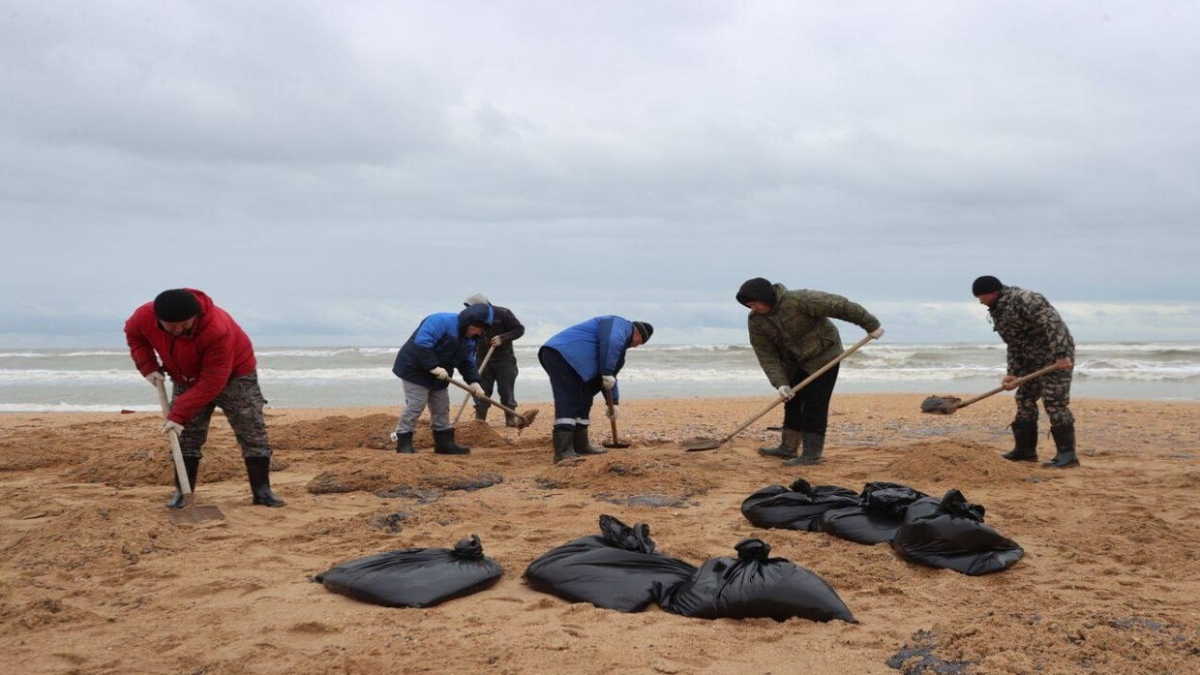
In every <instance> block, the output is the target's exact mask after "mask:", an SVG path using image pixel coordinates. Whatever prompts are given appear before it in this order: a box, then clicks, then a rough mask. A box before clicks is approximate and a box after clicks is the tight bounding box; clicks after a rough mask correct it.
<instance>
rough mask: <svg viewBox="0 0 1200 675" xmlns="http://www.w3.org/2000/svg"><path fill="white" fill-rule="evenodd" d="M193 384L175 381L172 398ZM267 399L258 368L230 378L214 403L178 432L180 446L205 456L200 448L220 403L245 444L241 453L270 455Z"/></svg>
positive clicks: (189, 454) (192, 454)
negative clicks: (264, 408)
mask: <svg viewBox="0 0 1200 675" xmlns="http://www.w3.org/2000/svg"><path fill="white" fill-rule="evenodd" d="M190 388H191V387H189V386H188V385H186V384H182V383H179V382H174V381H172V386H171V391H172V401H174V399H177V398H179V396H180V395H181V394H183V392H185V391H187V390H188V389H190ZM266 403H267V399H265V398H263V394H262V390H261V389H259V387H258V372H257V371H254V372H251V373H250V374H248V375H242V376H241V377H235V378H233V379H231V380H229V382H228V383H227V384H226V385H225V388H224V389H222V390H221V393H219V394H217V397H216V398H214V399H213V400H212V402H211V403H209V404H208V405H207V406H205V407H204V409H203V410H201V411H200V412H198V413H196V416H195V417H193V418H192V419H191V420H189V421H188V423H187V424H185V425H183V433H181V434H179V449H180V450H182V451H183V456H184V457H203V456H204V455H203V453H201V452H200V448H201V447H203V446H204V443H205V442H206V441H207V440H208V426H209V424H210V423H211V422H212V416H213V411H214V410H216V409H217V408H218V407H219V408H221V412H223V413H225V419H227V420H229V426H230V428H232V429H233V434H234V436H237V442H238V445H240V446H242V457H244V458H250V457H270V456H271V444H270V443H269V442H267V422H266V419H265V418H264V417H263V406H264V405H266Z"/></svg>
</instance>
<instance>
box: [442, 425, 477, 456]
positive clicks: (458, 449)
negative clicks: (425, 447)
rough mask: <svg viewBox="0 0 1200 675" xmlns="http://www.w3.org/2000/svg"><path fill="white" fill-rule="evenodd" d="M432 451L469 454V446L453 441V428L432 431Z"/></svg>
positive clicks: (447, 453)
mask: <svg viewBox="0 0 1200 675" xmlns="http://www.w3.org/2000/svg"><path fill="white" fill-rule="evenodd" d="M433 452H434V454H436V455H469V454H471V449H470V448H464V447H463V446H461V445H459V444H458V443H455V442H454V429H442V430H441V431H435V432H433Z"/></svg>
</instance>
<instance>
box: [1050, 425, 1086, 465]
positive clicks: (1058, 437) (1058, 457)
mask: <svg viewBox="0 0 1200 675" xmlns="http://www.w3.org/2000/svg"><path fill="white" fill-rule="evenodd" d="M1050 435H1051V436H1053V437H1054V451H1055V454H1054V459H1052V460H1050V461H1049V462H1042V466H1044V467H1046V468H1047V469H1066V468H1068V467H1072V466H1079V457H1077V456H1076V455H1075V424H1074V423H1071V424H1062V425H1059V426H1057V427H1056V426H1051V427H1050Z"/></svg>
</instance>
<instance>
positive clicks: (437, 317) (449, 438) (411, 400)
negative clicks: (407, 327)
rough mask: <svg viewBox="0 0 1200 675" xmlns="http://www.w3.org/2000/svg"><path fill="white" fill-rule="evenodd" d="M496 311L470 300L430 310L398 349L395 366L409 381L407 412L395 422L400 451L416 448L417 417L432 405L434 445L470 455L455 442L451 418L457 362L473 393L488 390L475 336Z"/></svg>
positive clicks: (487, 325)
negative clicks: (478, 366)
mask: <svg viewBox="0 0 1200 675" xmlns="http://www.w3.org/2000/svg"><path fill="white" fill-rule="evenodd" d="M493 316H494V313H493V312H492V306H491V305H488V304H485V303H476V304H473V305H469V306H468V307H467V308H466V309H464V310H463V311H461V312H459V313H458V314H454V313H452V312H441V313H438V314H430V315H429V316H427V317H425V318H424V319H422V320H421V323H420V324H419V325H418V326H417V329H416V330H414V331H413V333H412V335H410V336H409V338H408V341H407V342H405V343H404V346H403V347H401V348H400V351H399V352H398V353H397V354H396V362H395V363H394V364H393V365H392V372H393V373H394V374H395V375H396V377H398V378H400V382H401V384H402V385H403V386H404V412H402V413H400V419H399V420H398V421H397V422H396V431H395V432H394V433H393V440H395V441H396V452H398V453H401V454H411V453H414V452H416V450H415V449H414V448H413V444H412V441H413V432H414V431H416V426H417V418H419V417H420V416H421V413H422V412H424V410H425V407H426V406H429V418H430V420H429V426H430V428H432V429H433V451H434V453H436V454H439V455H466V454H470V452H471V449H470V448H465V447H463V446H461V445H459V444H457V443H455V442H454V424H453V423H452V422H451V421H450V392H449V391H448V387H449V386H450V378H451V377H452V376H453V374H454V369H455V368H458V370H459V372H461V373H462V376H463V379H464V380H466V382H467V385H468V388H469V389H470V392H471V395H472V396H475V397H479V396H483V395H484V393H483V387H482V386H480V384H479V371H478V370H476V369H475V341H476V338H478V337H479V336H480V335H483V333H484V332H485V331H486V330H487V329H488V328H490V327H491V325H492V321H493Z"/></svg>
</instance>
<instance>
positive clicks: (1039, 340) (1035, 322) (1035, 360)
mask: <svg viewBox="0 0 1200 675" xmlns="http://www.w3.org/2000/svg"><path fill="white" fill-rule="evenodd" d="M988 313H989V314H990V315H991V320H992V327H993V328H994V329H995V330H996V332H997V333H999V334H1000V339H1001V340H1004V344H1006V345H1008V374H1009V375H1018V376H1020V375H1028V374H1029V373H1031V372H1033V371H1035V370H1037V369H1039V368H1044V367H1046V366H1048V365H1050V364H1052V363H1054V362H1055V361H1057V360H1058V359H1061V358H1063V357H1070V358H1072V359H1073V358H1075V341H1074V340H1073V339H1072V338H1071V331H1069V330H1067V324H1066V323H1065V322H1063V320H1062V317H1061V316H1059V314H1058V311H1057V310H1056V309H1054V307H1053V306H1052V305H1051V304H1050V301H1049V300H1047V299H1046V298H1045V296H1043V295H1042V294H1041V293H1035V292H1033V291H1027V290H1025V289H1023V288H1017V287H1016V286H1005V287H1003V288H1001V289H1000V295H999V296H998V297H997V298H996V302H995V303H994V304H993V305H992V306H991V307H989V308H988Z"/></svg>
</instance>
